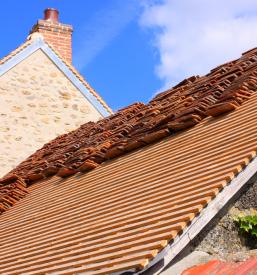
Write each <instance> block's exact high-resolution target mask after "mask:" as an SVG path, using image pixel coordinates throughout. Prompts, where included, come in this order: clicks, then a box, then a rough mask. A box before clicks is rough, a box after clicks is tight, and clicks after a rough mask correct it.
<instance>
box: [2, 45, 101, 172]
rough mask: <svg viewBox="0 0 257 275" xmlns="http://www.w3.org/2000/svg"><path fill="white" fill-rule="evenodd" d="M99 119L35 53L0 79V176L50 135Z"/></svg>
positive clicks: (91, 108)
mask: <svg viewBox="0 0 257 275" xmlns="http://www.w3.org/2000/svg"><path fill="white" fill-rule="evenodd" d="M101 117H102V116H101V114H100V113H99V112H98V111H97V110H96V109H95V108H94V107H93V106H92V105H91V103H90V102H89V101H88V100H87V99H86V98H85V97H84V96H83V95H82V94H81V92H80V91H79V90H78V89H77V88H76V87H75V86H74V85H73V84H72V83H71V82H70V81H69V79H68V78H67V77H66V76H65V75H64V74H63V73H62V72H61V71H60V70H59V69H58V68H57V67H56V66H55V64H54V63H53V62H52V61H51V60H50V59H49V58H48V57H47V56H46V55H45V54H44V53H43V52H42V51H41V50H38V51H36V52H35V53H33V54H32V55H31V56H29V57H28V58H26V60H24V61H22V62H21V63H19V64H18V65H16V66H15V67H14V68H12V69H11V70H9V71H8V72H7V73H5V74H4V75H2V76H1V77H0V177H1V176H3V175H4V174H6V173H7V172H9V171H10V170H11V169H12V168H14V167H15V166H16V165H17V164H19V163H20V162H21V161H22V160H24V159H25V158H27V157H28V156H29V155H30V154H32V153H34V152H35V151H36V150H37V149H39V148H41V147H42V146H43V145H44V144H45V143H46V142H48V141H50V140H51V139H53V138H55V137H56V136H58V135H60V134H63V133H66V132H69V131H71V130H74V129H76V128H77V127H79V126H80V125H81V124H83V123H85V122H88V121H97V120H98V119H100V118H101Z"/></svg>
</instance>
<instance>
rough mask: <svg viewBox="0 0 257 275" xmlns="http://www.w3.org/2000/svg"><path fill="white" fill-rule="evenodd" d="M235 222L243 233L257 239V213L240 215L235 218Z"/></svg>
mask: <svg viewBox="0 0 257 275" xmlns="http://www.w3.org/2000/svg"><path fill="white" fill-rule="evenodd" d="M234 221H235V222H236V224H237V225H238V226H239V228H240V230H241V232H243V233H247V234H250V235H251V236H252V237H255V238H257V214H256V211H254V213H251V215H249V214H248V215H247V214H243V213H241V214H239V215H238V216H236V217H234Z"/></svg>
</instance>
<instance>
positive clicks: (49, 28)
mask: <svg viewBox="0 0 257 275" xmlns="http://www.w3.org/2000/svg"><path fill="white" fill-rule="evenodd" d="M35 32H38V33H40V34H42V35H43V37H44V39H45V41H46V42H47V43H49V44H50V45H51V46H52V47H53V48H54V49H55V50H56V51H57V52H58V53H59V54H60V55H61V57H62V58H63V59H64V60H66V61H67V62H69V63H72V39H71V38H72V32H73V28H72V26H70V25H66V24H62V23H60V22H59V11H58V10H56V9H52V8H48V9H46V10H45V11H44V19H43V20H42V19H41V20H38V21H37V23H36V24H35V25H34V26H33V28H32V30H31V32H30V34H32V33H35Z"/></svg>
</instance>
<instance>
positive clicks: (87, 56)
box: [73, 0, 139, 70]
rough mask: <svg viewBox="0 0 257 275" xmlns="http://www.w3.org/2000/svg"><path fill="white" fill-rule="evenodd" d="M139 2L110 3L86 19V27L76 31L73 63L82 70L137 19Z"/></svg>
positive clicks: (83, 26) (118, 0)
mask: <svg viewBox="0 0 257 275" xmlns="http://www.w3.org/2000/svg"><path fill="white" fill-rule="evenodd" d="M138 7H139V4H138V3H137V0H127V1H120V0H114V1H110V4H109V6H107V7H106V6H105V8H102V9H100V10H98V11H97V12H95V13H93V14H90V13H89V14H90V16H89V17H88V16H87V17H85V19H86V22H85V25H82V26H81V28H80V29H78V30H76V33H75V37H74V40H75V41H74V42H75V43H74V44H75V45H76V46H75V48H74V55H73V62H74V64H75V65H76V67H77V68H78V69H80V70H82V69H83V68H84V67H86V66H87V65H88V64H89V63H90V62H91V61H92V60H93V59H94V58H95V57H96V56H97V55H98V54H99V53H100V52H101V51H102V50H103V49H104V48H105V47H106V46H108V45H109V44H110V43H111V41H112V40H113V39H114V38H115V37H116V36H117V35H118V34H119V33H121V32H122V30H123V29H124V28H125V27H126V26H127V25H128V24H129V23H130V22H131V21H132V20H133V19H134V18H135V17H136V15H137V13H138Z"/></svg>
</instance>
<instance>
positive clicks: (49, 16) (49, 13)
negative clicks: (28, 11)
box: [44, 8, 59, 23]
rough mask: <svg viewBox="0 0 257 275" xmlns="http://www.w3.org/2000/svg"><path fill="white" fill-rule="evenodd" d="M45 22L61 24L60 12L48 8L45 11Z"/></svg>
mask: <svg viewBox="0 0 257 275" xmlns="http://www.w3.org/2000/svg"><path fill="white" fill-rule="evenodd" d="M44 20H47V21H51V22H53V23H59V11H58V10H57V9H54V8H47V9H45V10H44Z"/></svg>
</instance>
